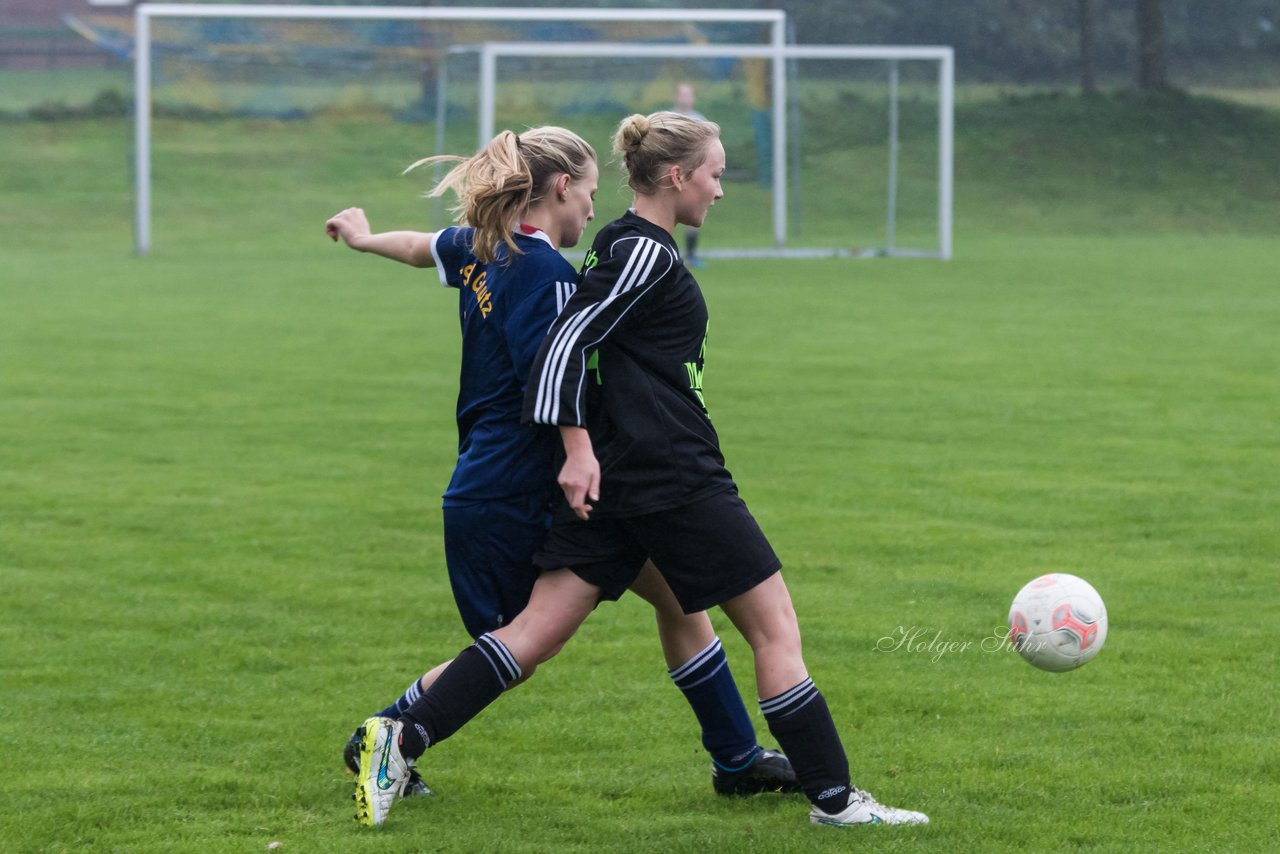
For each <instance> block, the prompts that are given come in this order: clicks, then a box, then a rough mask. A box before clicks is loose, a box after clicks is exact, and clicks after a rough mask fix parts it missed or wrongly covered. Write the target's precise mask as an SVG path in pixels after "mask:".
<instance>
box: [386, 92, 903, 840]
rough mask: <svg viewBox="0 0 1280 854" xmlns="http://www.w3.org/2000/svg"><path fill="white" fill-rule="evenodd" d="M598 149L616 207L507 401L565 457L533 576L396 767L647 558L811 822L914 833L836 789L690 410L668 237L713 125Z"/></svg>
mask: <svg viewBox="0 0 1280 854" xmlns="http://www.w3.org/2000/svg"><path fill="white" fill-rule="evenodd" d="M614 151H615V153H617V154H619V155H621V156H622V157H623V159H624V160H625V163H626V167H627V173H628V177H629V184H630V186H631V188H632V189H633V190H634V191H635V201H634V206H633V208H632V209H631V210H630V211H628V212H627V213H626V214H624V215H623V216H622V217H621V218H620V219H618V220H615V221H614V222H612V223H610V224H609V225H607V226H605V227H604V228H603V229H601V231H600V232H599V233H598V234H597V235H596V238H595V241H594V243H593V245H592V247H591V250H590V251H589V252H588V253H587V258H586V262H585V264H584V267H583V270H582V272H581V274H580V278H579V283H578V289H577V291H575V293H574V295H573V296H572V297H571V298H570V299H569V302H568V303H567V304H566V305H565V308H564V311H563V312H561V314H560V316H559V317H558V318H557V320H556V322H555V324H554V325H553V326H552V327H551V331H550V332H549V333H548V335H547V338H546V339H545V340H544V341H543V342H542V346H541V348H540V349H539V351H538V356H537V358H536V359H535V361H534V364H533V372H532V374H531V378H530V383H529V390H528V393H527V395H526V398H525V409H524V414H525V418H526V420H529V421H533V422H535V423H539V424H548V425H557V426H558V427H559V430H560V434H561V439H562V442H563V445H564V450H565V461H564V464H563V466H562V468H561V471H560V475H559V483H560V486H561V490H562V492H563V493H564V501H562V502H561V504H560V505H559V507H558V509H557V510H556V511H555V514H554V517H553V523H552V528H551V532H550V534H549V535H548V537H547V540H546V541H545V542H544V544H543V546H542V548H541V550H540V551H539V552H538V554H537V555H536V556H535V562H536V563H537V565H538V566H539V567H541V568H542V569H543V570H545V572H544V573H543V575H541V576H540V577H539V579H538V581H537V582H536V583H535V585H534V589H533V593H532V596H531V598H530V602H529V605H528V607H527V608H526V609H525V610H524V611H523V612H521V614H520V615H519V616H518V617H517V618H516V620H515V621H513V622H512V623H511V624H510V625H507V626H503V627H502V628H500V629H498V630H497V631H495V632H492V633H491V634H490V635H489V636H488V637H490V638H491V639H492V641H493V642H492V644H491V645H490V646H489V647H487V648H486V649H484V650H481V651H480V652H481V655H477V656H470V657H468V658H466V659H465V660H464V657H463V656H462V655H460V656H459V657H458V659H456V660H455V661H454V663H453V664H451V665H450V666H449V668H448V669H446V670H445V672H444V674H442V675H441V677H440V679H439V680H438V681H437V682H436V684H435V685H434V686H432V689H431V690H429V691H428V692H426V694H424V695H423V697H422V698H420V699H419V700H418V701H416V702H415V703H414V704H413V705H412V706H411V707H410V709H409V710H408V712H407V713H406V719H407V720H409V721H410V722H412V723H414V724H415V725H416V726H415V729H416V731H417V734H418V735H419V736H420V741H417V742H415V743H412V744H410V743H409V742H410V739H409V738H406V739H405V748H406V750H405V755H411V756H417V755H420V754H421V753H422V752H423V750H424V749H425V748H426V747H428V746H430V745H432V744H436V743H438V742H440V741H441V740H443V739H444V738H446V737H448V736H449V735H450V734H452V733H453V732H454V731H456V730H457V729H458V728H459V727H460V726H462V725H463V724H465V723H466V722H467V720H469V719H470V718H471V717H472V716H474V715H475V714H476V713H477V712H478V711H479V710H480V709H482V708H484V706H486V705H487V704H488V703H490V702H492V701H493V700H494V699H496V698H497V696H498V695H499V694H500V693H501V683H502V680H503V679H504V678H506V677H512V676H514V675H515V674H517V673H518V672H519V666H520V665H522V664H523V663H524V662H525V661H535V662H536V661H543V660H545V659H546V657H548V656H549V655H552V654H554V652H555V650H556V649H558V648H559V645H560V644H563V643H564V642H565V641H566V640H567V639H568V638H569V636H571V635H572V633H573V631H574V630H576V628H577V626H578V625H579V624H581V622H582V621H583V620H585V619H586V617H587V615H588V614H589V613H590V611H591V609H592V608H594V607H595V605H596V604H597V603H598V602H599V600H600V599H617V598H618V597H619V596H621V595H622V593H623V591H625V590H626V589H627V586H628V585H629V584H630V583H631V582H632V580H633V579H634V578H635V577H636V574H637V573H638V572H640V571H641V568H642V566H644V564H645V560H646V557H647V558H649V559H650V560H652V562H653V564H655V565H656V566H657V569H658V571H659V572H660V573H661V574H662V576H663V577H664V578H665V579H666V581H667V583H668V584H669V585H670V587H671V589H672V591H673V592H674V595H675V596H676V598H677V599H678V600H679V603H680V605H681V607H682V608H683V610H684V611H685V612H686V613H695V612H698V611H700V610H702V609H705V608H708V607H711V606H713V605H719V606H720V607H721V608H722V609H723V610H724V612H725V613H726V614H727V615H728V616H729V618H730V620H731V621H732V622H733V624H734V626H735V627H736V628H737V629H738V630H739V631H740V632H741V633H742V635H743V636H744V638H745V639H746V640H747V642H748V643H749V644H750V645H751V648H752V651H753V652H754V655H755V670H756V685H757V688H758V690H759V693H760V695H761V699H760V708H761V711H762V712H763V713H764V717H765V720H766V721H767V722H768V725H769V730H770V732H772V733H773V735H774V737H775V738H777V739H778V741H779V743H780V745H781V746H782V748H783V750H784V751H785V753H786V754H787V756H788V757H789V758H790V760H791V762H792V765H793V766H794V768H795V770H796V773H797V775H798V777H799V781H800V785H801V788H802V789H803V791H804V793H805V794H806V795H807V796H808V798H809V800H810V802H811V803H812V809H811V810H810V813H809V818H810V821H811V822H812V823H814V824H822V825H832V826H851V825H861V824H921V823H925V822H927V821H928V817H927V816H925V815H924V814H923V813H919V812H914V811H912V810H905V809H897V808H894V807H887V806H884V805H882V804H880V803H878V802H877V801H876V800H875V799H874V798H873V797H872V796H871V795H870V794H868V793H867V792H865V791H862V790H860V789H857V788H855V787H853V786H852V784H851V782H850V774H849V765H848V761H847V759H846V757H845V752H844V747H843V746H842V744H841V741H840V736H839V734H838V733H837V731H836V728H835V724H834V722H833V721H832V718H831V714H830V712H829V710H828V708H827V704H826V702H825V700H824V699H823V697H822V694H821V693H819V692H818V690H817V688H816V687H815V686H814V684H813V681H812V680H811V679H810V678H809V673H808V670H807V668H806V667H805V663H804V660H803V658H802V656H801V643H800V630H799V626H798V624H797V621H796V615H795V611H794V610H793V608H792V604H791V597H790V594H789V593H788V591H787V587H786V584H785V583H784V582H783V579H782V575H781V573H780V571H779V570H780V568H781V564H780V562H779V560H778V558H777V556H776V555H775V554H774V551H773V549H772V547H771V546H770V545H769V542H768V540H767V539H766V538H765V536H764V534H763V533H762V532H761V530H760V528H759V526H758V525H757V524H756V522H755V520H754V519H753V518H752V516H751V514H750V512H748V510H747V508H746V505H745V504H744V503H743V502H742V500H741V499H740V498H739V497H738V491H737V487H736V486H735V484H734V481H733V478H732V477H731V476H730V474H729V472H728V471H727V470H726V469H725V467H724V458H723V456H721V453H720V446H719V439H718V437H717V435H716V431H715V429H714V427H712V425H711V421H710V418H709V417H708V415H707V411H706V408H705V406H704V403H703V397H702V371H703V362H704V358H705V354H706V351H705V342H706V330H707V308H706V303H705V301H704V300H703V297H702V293H701V291H700V289H699V287H698V283H697V281H696V280H695V279H694V277H693V275H692V274H691V273H690V272H689V270H688V269H687V268H686V266H685V264H684V263H683V262H682V260H681V258H680V255H679V252H678V250H677V247H676V244H675V242H674V240H673V239H672V232H673V231H674V229H675V227H676V225H677V224H684V225H692V226H700V225H702V222H703V220H704V218H705V217H706V214H707V210H708V208H710V206H711V205H712V204H713V203H714V202H715V201H716V200H718V199H720V198H721V197H722V196H723V192H722V190H721V186H720V176H721V174H722V173H723V171H724V167H725V154H724V147H723V146H722V145H721V143H720V139H719V127H718V126H717V125H715V124H713V123H711V122H707V121H700V120H697V119H694V118H691V117H688V116H683V115H680V114H678V113H674V112H661V113H654V114H652V115H649V116H641V115H633V116H630V117H629V118H627V119H625V120H624V121H623V122H622V124H621V126H620V127H619V128H618V131H617V133H616V134H615V136H614ZM487 670H489V671H493V672H496V673H498V679H497V680H494V679H493V678H492V676H489V677H488V678H486V671H487ZM408 731H409V729H408V728H406V732H408ZM395 758H396V759H397V760H398V759H400V758H401V757H400V756H399V754H397V755H396V756H395Z"/></svg>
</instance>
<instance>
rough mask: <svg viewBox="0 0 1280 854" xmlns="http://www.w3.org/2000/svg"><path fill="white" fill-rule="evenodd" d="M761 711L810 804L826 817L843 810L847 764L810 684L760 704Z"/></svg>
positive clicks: (826, 711)
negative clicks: (822, 811) (827, 814)
mask: <svg viewBox="0 0 1280 854" xmlns="http://www.w3.org/2000/svg"><path fill="white" fill-rule="evenodd" d="M760 710H761V711H762V712H764V719H765V720H766V721H768V723H769V732H771V733H773V737H774V738H776V739H778V744H779V745H780V746H781V747H782V752H783V753H785V754H787V758H788V759H790V760H791V767H793V768H795V769H796V777H798V778H799V780H800V788H801V789H802V790H804V793H805V795H806V796H808V798H809V800H810V801H811V802H812V803H813V804H814V805H815V806H817V807H819V808H820V809H822V810H824V811H826V812H828V813H838V812H840V811H841V810H843V809H844V808H845V806H846V805H847V804H848V801H849V760H848V758H846V757H845V753H844V745H843V744H841V742H840V734H839V733H838V732H836V725H835V722H834V721H833V720H831V711H830V710H829V709H828V708H827V701H826V700H824V699H823V698H822V694H820V693H818V689H817V688H815V687H814V685H813V680H812V679H806V680H804V681H803V682H801V683H800V684H799V685H796V686H795V687H794V688H791V689H790V690H788V691H783V692H782V693H781V694H779V695H778V696H776V697H770V698H769V699H767V700H761V701H760Z"/></svg>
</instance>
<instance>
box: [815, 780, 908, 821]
mask: <svg viewBox="0 0 1280 854" xmlns="http://www.w3.org/2000/svg"><path fill="white" fill-rule="evenodd" d="M809 823H810V824H826V825H830V826H832V827H853V826H854V825H859V824H928V823H929V816H927V815H925V814H924V813H922V812H916V811H915V810H903V809H898V808H897V807H887V806H885V805H884V804H882V803H880V802H879V801H877V800H876V799H875V798H873V797H871V793H870V792H864V791H862V790H861V789H858V788H852V787H851V788H850V789H849V804H848V806H846V807H845V808H844V809H843V810H841V811H840V812H838V813H836V814H835V815H832V814H830V813H827V812H824V811H823V810H820V809H818V808H817V807H814V808H813V809H811V810H809Z"/></svg>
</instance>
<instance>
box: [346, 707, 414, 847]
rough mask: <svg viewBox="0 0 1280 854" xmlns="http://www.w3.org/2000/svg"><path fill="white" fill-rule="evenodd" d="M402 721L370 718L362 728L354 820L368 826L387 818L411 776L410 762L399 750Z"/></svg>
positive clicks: (401, 795) (404, 790)
mask: <svg viewBox="0 0 1280 854" xmlns="http://www.w3.org/2000/svg"><path fill="white" fill-rule="evenodd" d="M402 729H404V724H402V723H400V722H399V721H393V720H392V719H391V718H369V719H368V720H367V721H365V722H364V726H362V727H361V730H363V734H362V735H361V737H360V773H358V774H356V793H355V796H354V797H355V802H356V821H358V822H360V823H361V824H367V825H369V826H370V827H372V826H374V825H378V824H382V823H383V822H384V821H386V820H387V813H389V812H390V811H391V805H392V804H393V803H395V801H396V799H397V798H402V797H404V795H405V792H406V790H407V789H408V787H409V784H410V780H411V779H412V772H413V762H412V761H411V760H409V759H405V758H404V756H403V755H401V753H400V731H401V730H402Z"/></svg>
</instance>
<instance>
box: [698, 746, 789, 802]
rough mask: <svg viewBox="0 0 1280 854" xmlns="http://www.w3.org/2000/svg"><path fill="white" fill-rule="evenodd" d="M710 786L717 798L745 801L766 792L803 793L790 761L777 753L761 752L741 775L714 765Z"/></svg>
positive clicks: (739, 772)
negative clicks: (749, 797)
mask: <svg viewBox="0 0 1280 854" xmlns="http://www.w3.org/2000/svg"><path fill="white" fill-rule="evenodd" d="M711 785H712V787H713V788H714V789H715V790H716V794H717V795H725V796H729V797H733V796H738V797H745V796H747V795H759V794H762V793H764V792H777V793H778V794H783V795H785V794H790V793H791V792H798V791H800V781H799V780H797V779H796V772H795V770H794V769H793V768H792V767H791V760H789V759H787V757H785V756H783V755H782V754H781V753H778V752H777V751H774V750H763V749H762V750H761V751H760V752H759V753H757V754H756V757H755V759H753V760H751V764H750V765H748V766H747V767H745V768H742V769H740V770H738V771H726V770H725V769H724V768H721V767H720V765H719V764H718V763H715V762H712V763H711Z"/></svg>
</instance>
